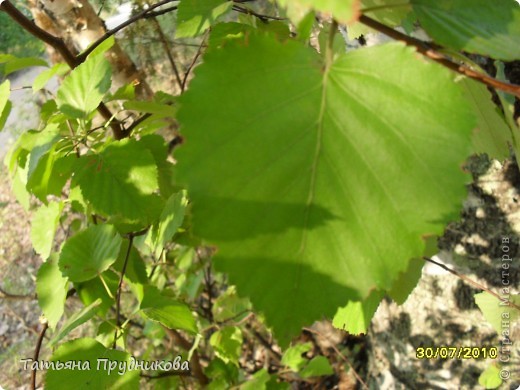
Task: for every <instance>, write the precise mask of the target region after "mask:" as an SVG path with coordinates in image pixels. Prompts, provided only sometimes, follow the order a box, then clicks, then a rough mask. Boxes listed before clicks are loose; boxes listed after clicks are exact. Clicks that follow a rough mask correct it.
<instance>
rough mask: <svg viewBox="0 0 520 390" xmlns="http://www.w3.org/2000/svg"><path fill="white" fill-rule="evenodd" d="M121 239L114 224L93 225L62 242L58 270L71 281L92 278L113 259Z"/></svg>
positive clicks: (112, 261) (111, 262) (113, 260)
mask: <svg viewBox="0 0 520 390" xmlns="http://www.w3.org/2000/svg"><path fill="white" fill-rule="evenodd" d="M121 242H122V239H121V236H119V234H117V231H116V230H115V229H114V227H113V226H110V225H92V226H90V227H89V228H87V229H86V230H84V231H82V232H80V233H78V234H76V235H75V236H73V237H71V238H69V239H68V240H67V241H66V242H65V244H64V245H63V248H62V250H61V255H60V262H59V265H60V270H61V272H62V273H63V275H65V276H67V277H68V278H69V279H70V280H71V281H73V282H84V281H87V280H90V279H93V278H95V277H96V276H97V275H99V274H101V273H102V272H103V271H105V270H106V269H108V267H110V266H111V265H112V264H113V263H114V262H115V261H116V259H117V255H118V254H119V249H120V247H121Z"/></svg>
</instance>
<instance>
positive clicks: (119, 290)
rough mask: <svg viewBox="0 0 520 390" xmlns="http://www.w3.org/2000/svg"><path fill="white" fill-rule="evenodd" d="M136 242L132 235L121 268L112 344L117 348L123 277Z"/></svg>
mask: <svg viewBox="0 0 520 390" xmlns="http://www.w3.org/2000/svg"><path fill="white" fill-rule="evenodd" d="M133 242H134V236H133V235H130V237H129V239H128V249H127V250H126V255H125V261H124V263H123V268H122V269H121V277H120V278H119V285H118V286H117V296H116V325H117V326H116V331H115V333H114V343H113V344H112V348H114V349H115V348H116V344H117V333H118V331H119V326H120V325H121V290H122V287H123V278H124V277H125V272H126V267H127V265H128V259H129V258H130V251H131V250H132V244H133Z"/></svg>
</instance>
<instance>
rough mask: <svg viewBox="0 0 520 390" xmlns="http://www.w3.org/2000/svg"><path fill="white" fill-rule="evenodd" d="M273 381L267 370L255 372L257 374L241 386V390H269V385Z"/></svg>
mask: <svg viewBox="0 0 520 390" xmlns="http://www.w3.org/2000/svg"><path fill="white" fill-rule="evenodd" d="M270 380H271V375H269V373H268V372H267V370H266V369H265V368H262V369H261V370H259V371H257V372H255V374H254V375H253V376H252V377H251V379H250V380H248V381H247V382H245V383H242V384H241V385H240V390H267V389H268V387H267V383H268V382H269V381H270Z"/></svg>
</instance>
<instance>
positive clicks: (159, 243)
mask: <svg viewBox="0 0 520 390" xmlns="http://www.w3.org/2000/svg"><path fill="white" fill-rule="evenodd" d="M187 205H188V197H187V196H186V191H180V192H178V193H176V194H173V195H172V196H170V198H169V199H168V201H167V202H166V205H165V206H164V210H163V212H162V214H161V218H160V219H159V222H158V224H157V225H154V226H152V228H151V229H150V231H149V235H148V237H147V238H148V239H149V244H150V247H151V248H152V249H153V250H154V252H155V256H156V257H159V255H160V253H161V251H162V250H163V248H164V246H165V245H166V244H167V243H168V242H169V241H170V240H171V239H172V237H173V235H174V234H175V232H177V229H179V227H180V226H181V225H182V221H183V220H184V213H185V212H186V206H187Z"/></svg>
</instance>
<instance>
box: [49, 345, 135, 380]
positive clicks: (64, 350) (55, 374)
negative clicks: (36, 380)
mask: <svg viewBox="0 0 520 390" xmlns="http://www.w3.org/2000/svg"><path fill="white" fill-rule="evenodd" d="M51 361H55V362H58V361H59V362H62V363H66V362H81V364H84V362H87V361H88V362H89V363H88V364H89V367H90V369H88V370H86V369H74V370H69V369H61V370H58V369H54V370H53V369H49V370H48V371H47V373H46V375H45V389H48V390H62V389H63V390H70V389H74V390H90V389H100V390H101V389H124V390H138V389H139V370H132V371H130V370H125V371H123V370H121V371H120V372H119V367H126V368H128V367H129V364H128V363H129V362H130V354H128V353H126V352H123V351H117V350H114V349H109V348H105V347H104V346H103V344H101V343H99V342H98V341H96V340H94V339H90V338H82V339H77V340H72V341H69V342H67V343H65V344H63V345H60V346H59V348H58V349H56V351H55V352H54V354H53V355H52V357H51ZM112 362H114V363H117V366H116V367H115V368H114V367H113V366H112V367H110V364H111V363H112ZM124 363H126V364H124ZM110 368H112V370H111V371H109V370H110Z"/></svg>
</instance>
